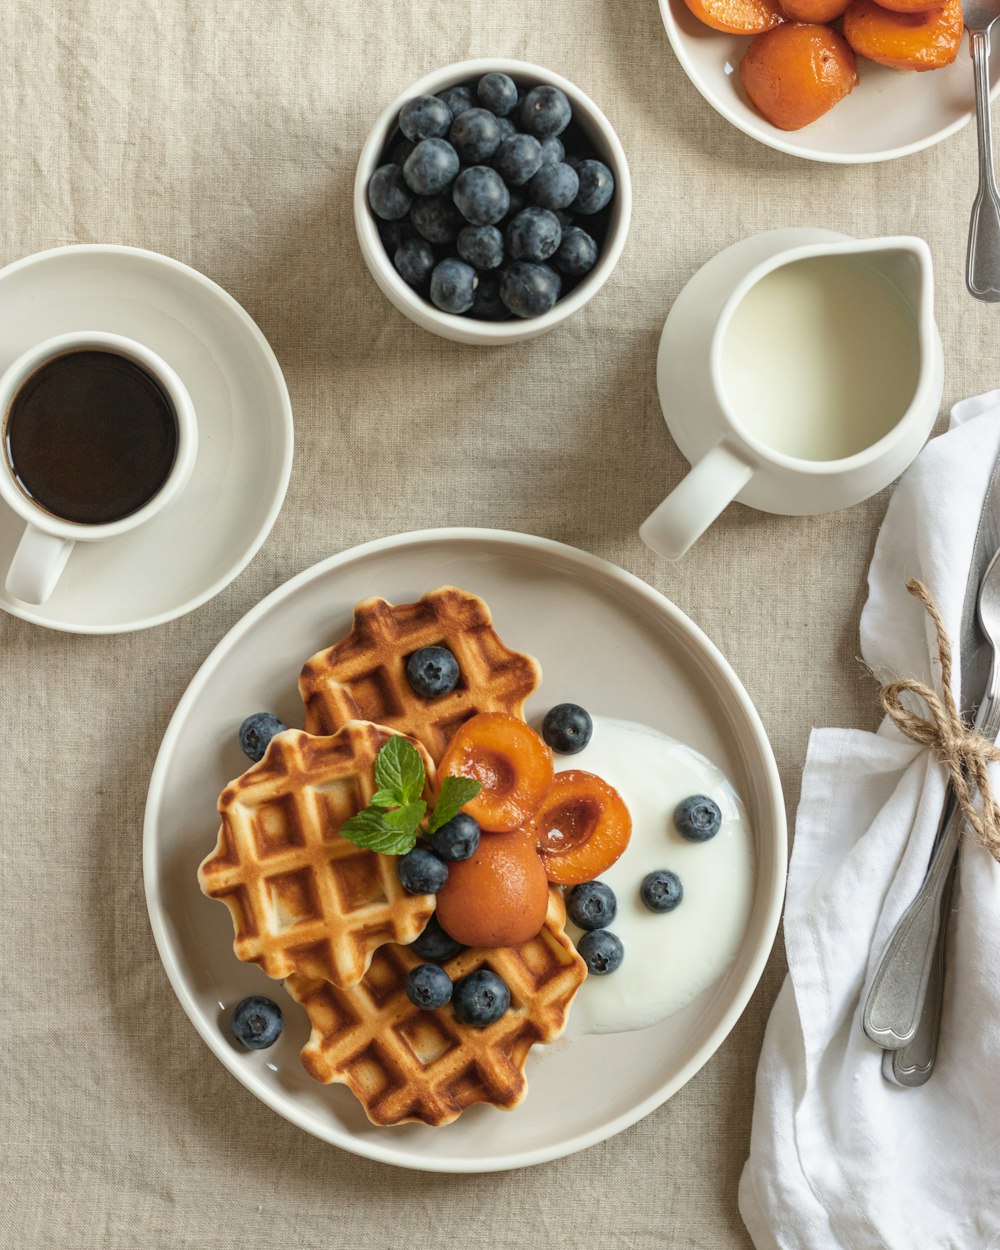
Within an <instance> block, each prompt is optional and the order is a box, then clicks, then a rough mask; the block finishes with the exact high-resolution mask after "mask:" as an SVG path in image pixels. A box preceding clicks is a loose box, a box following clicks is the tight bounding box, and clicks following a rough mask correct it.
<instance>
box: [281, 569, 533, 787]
mask: <svg viewBox="0 0 1000 1250" xmlns="http://www.w3.org/2000/svg"><path fill="white" fill-rule="evenodd" d="M431 646H444V647H447V648H448V649H449V650H450V651H451V652H452V653H453V654H454V656H455V658H456V659H457V660H458V665H459V669H460V671H461V677H460V678H459V682H458V685H457V686H456V687H455V689H454V690H452V691H451V692H450V693H449V694H446V695H441V696H439V697H437V698H433V699H428V698H426V697H424V696H423V695H419V694H417V693H416V692H415V691H414V690H412V689H411V687H410V683H409V682H408V681H407V679H406V661H407V659H408V657H409V656H411V655H412V654H413V652H414V651H417V650H419V649H420V648H421V647H431ZM541 675H542V672H541V667H540V666H539V664H538V661H537V660H534V659H532V657H531V656H530V655H523V654H521V653H520V652H518V651H511V650H510V649H509V648H508V647H506V646H504V644H503V643H502V642H501V641H500V639H499V637H498V636H497V633H496V631H495V630H494V629H493V625H492V618H491V616H490V610H489V608H488V607H487V606H486V604H485V603H484V602H483V601H482V599H480V598H478V597H477V596H476V595H472V594H469V593H468V592H467V591H464V590H458V589H456V588H455V587H454V586H443V587H441V589H440V590H432V591H430V592H429V593H428V594H426V595H424V596H423V598H421V599H418V600H417V601H416V603H402V604H396V605H393V604H391V603H387V602H386V601H385V599H366V600H364V602H363V603H359V604H358V605H357V607H356V608H355V609H354V624H353V626H352V628H351V632H350V633H349V634H348V635H347V637H346V638H344V639H343V640H342V641H340V642H338V643H336V645H334V646H332V647H330V648H329V649H328V650H326V651H320V652H319V653H318V654H316V655H314V656H313V657H312V658H311V659H310V660H307V661H306V664H305V667H304V668H303V669H302V675H301V677H300V678H299V690H300V692H301V694H302V698H303V700H304V702H305V705H306V728H307V729H308V730H309V732H310V733H316V734H328V733H333V732H334V730H336V729H339V727H340V726H341V725H343V724H344V723H345V722H346V721H349V720H353V719H358V720H370V721H376V722H377V723H378V724H380V725H391V726H392V727H393V728H394V729H399V730H402V731H404V732H405V733H408V734H412V735H413V736H414V737H415V738H417V739H418V740H419V741H420V742H422V743H423V744H424V746H425V747H426V748H427V750H428V751H429V752H430V754H431V757H432V759H433V760H434V761H435V763H436V762H437V761H438V760H439V759H440V758H441V756H442V755H443V754H444V749H445V747H446V746H447V745H448V741H449V739H450V738H451V736H452V734H453V733H454V732H455V730H456V729H457V728H458V726H459V725H461V724H462V722H463V721H466V720H468V719H469V717H470V716H475V714H476V713H477V712H508V713H510V714H511V715H513V716H523V712H524V701H525V699H526V698H527V697H528V695H530V694H531V692H532V691H533V690H534V689H535V688H536V687H537V685H538V683H539V681H540V680H541Z"/></svg>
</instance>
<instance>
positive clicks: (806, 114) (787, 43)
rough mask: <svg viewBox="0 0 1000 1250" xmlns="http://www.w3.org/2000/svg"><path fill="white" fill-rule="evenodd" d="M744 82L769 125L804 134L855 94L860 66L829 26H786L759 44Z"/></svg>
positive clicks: (743, 69) (743, 72)
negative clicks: (805, 129)
mask: <svg viewBox="0 0 1000 1250" xmlns="http://www.w3.org/2000/svg"><path fill="white" fill-rule="evenodd" d="M740 81H741V82H742V83H743V89H744V91H746V93H747V95H748V96H749V98H750V103H751V104H752V105H753V106H754V108H755V109H756V110H757V112H758V113H760V115H761V116H762V117H763V118H764V119H765V120H766V121H769V122H770V123H771V124H772V125H773V126H777V127H778V129H779V130H799V129H801V128H802V127H803V126H808V125H809V123H810V122H814V121H815V120H816V119H817V117H822V116H823V114H824V113H826V112H828V111H829V110H830V109H831V108H833V106H834V105H835V104H837V103H838V102H839V101H840V100H842V99H843V98H844V97H845V96H846V95H848V94H849V93H850V92H851V91H852V90H853V89H854V87H855V86H856V85H857V82H858V70H857V62H856V61H855V59H854V53H853V52H852V51H851V49H850V48H849V47H848V45H847V43H846V42H845V40H844V39H842V38H841V36H840V35H838V34H837V32H836V31H835V30H831V29H830V28H829V27H828V26H819V25H813V24H812V23H808V22H786V23H785V24H784V25H782V26H778V27H776V28H775V29H774V30H769V31H768V32H767V33H766V34H763V35H758V36H757V38H756V39H754V40H753V42H752V43H751V44H750V47H749V48H747V51H746V55H745V56H744V57H743V60H742V61H741V62H740Z"/></svg>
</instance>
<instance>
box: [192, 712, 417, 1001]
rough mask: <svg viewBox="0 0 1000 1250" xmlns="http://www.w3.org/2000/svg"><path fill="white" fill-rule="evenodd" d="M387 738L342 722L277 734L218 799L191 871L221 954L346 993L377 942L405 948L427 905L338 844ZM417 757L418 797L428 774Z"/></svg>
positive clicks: (383, 863) (363, 854)
mask: <svg viewBox="0 0 1000 1250" xmlns="http://www.w3.org/2000/svg"><path fill="white" fill-rule="evenodd" d="M394 732H395V731H394V730H392V729H387V728H384V727H383V726H381V725H372V724H368V723H366V722H360V721H352V722H349V723H348V724H346V725H344V726H343V728H342V729H340V730H339V731H338V732H337V733H336V734H334V735H332V736H330V737H313V736H312V735H310V734H307V733H302V732H301V730H298V729H289V730H286V731H285V732H284V733H280V734H278V735H276V736H275V737H274V738H272V739H271V742H270V743H269V745H268V748H267V751H266V752H265V754H264V758H263V759H262V760H261V761H260V762H259V763H258V764H255V765H254V766H253V768H250V769H248V770H247V771H246V772H245V773H244V774H243V775H242V776H241V777H237V779H236V780H235V781H233V782H231V783H230V784H229V785H228V786H227V787H226V788H225V790H223V792H222V794H221V795H220V797H219V812H220V814H221V816H222V826H221V828H220V829H219V837H218V842H217V843H216V847H215V850H214V851H213V852H212V853H211V854H210V855H209V856H208V857H207V859H205V860H204V862H203V863H202V864H201V867H200V868H199V869H198V882H199V884H200V885H201V888H202V891H203V892H204V893H205V894H207V895H208V896H209V897H210V898H217V899H218V900H219V901H220V902H222V903H225V905H226V906H227V907H228V908H229V911H230V913H231V915H232V918H233V926H234V928H235V931H236V936H235V940H234V942H233V949H234V950H235V952H236V954H237V956H238V957H239V958H240V959H242V960H244V961H246V962H247V963H256V964H259V965H260V966H261V967H262V968H263V969H264V971H265V972H266V973H267V974H268V975H269V976H272V977H275V978H279V979H280V978H282V977H286V976H288V975H289V974H290V973H293V972H297V973H301V974H303V975H305V976H309V977H322V978H325V979H326V980H328V981H332V982H333V983H334V984H336V985H340V986H348V985H355V984H357V982H358V981H360V980H361V978H362V977H363V976H364V974H365V971H366V969H367V968H368V965H369V963H370V962H371V958H372V955H373V953H374V952H375V951H376V950H377V948H378V947H380V946H382V945H383V944H384V943H387V942H402V943H406V942H412V941H413V939H414V938H415V937H416V936H417V935H418V934H419V933H420V932H421V931H422V930H423V928H424V925H425V924H426V923H427V919H428V917H429V916H430V915H431V913H432V912H433V910H434V896H433V895H431V894H421V895H410V894H407V893H406V892H405V891H404V890H403V888H402V886H401V885H400V884H399V876H398V872H397V865H398V862H399V861H398V857H396V856H393V855H377V854H375V853H374V852H372V851H368V850H364V849H362V848H361V847H358V846H355V845H354V844H353V843H352V842H348V841H347V839H346V838H342V837H341V836H340V834H339V832H338V830H339V829H340V827H341V825H342V824H343V823H344V821H345V820H347V819H348V817H350V816H353V815H355V814H356V813H357V812H359V811H361V809H362V808H364V807H366V806H367V805H368V802H369V800H370V798H371V796H372V794H373V793H374V791H375V775H374V774H375V757H376V755H378V752H379V751H380V749H381V748H382V746H383V745H384V744H385V743H386V742H387V741H388V739H389V738H390V737H391V736H392V734H393V733H394ZM413 745H414V746H415V747H416V748H417V750H418V751H419V752H420V756H421V759H422V760H423V764H424V768H425V770H426V773H427V790H426V791H425V798H426V797H428V795H429V790H430V786H431V785H432V784H433V779H434V765H433V764H432V763H431V761H430V758H429V757H428V755H427V752H426V751H425V750H424V748H423V747H422V746H421V745H420V744H419V743H417V742H414V744H413Z"/></svg>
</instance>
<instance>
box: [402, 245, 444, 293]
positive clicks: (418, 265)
mask: <svg viewBox="0 0 1000 1250" xmlns="http://www.w3.org/2000/svg"><path fill="white" fill-rule="evenodd" d="M392 263H393V264H394V265H395V266H396V272H397V273H398V274H399V276H400V277H401V278H402V279H403V281H404V282H406V283H407V284H408V285H409V286H412V287H416V288H420V287H422V286H425V285H426V283H427V280H428V278H429V277H430V276H431V270H432V269H433V268H434V266H435V265H436V264H437V257H436V256H435V255H434V249H433V248H432V247H431V245H430V244H429V243H428V242H427V240H426V239H405V240H404V241H403V242H402V243H400V245H399V247H397V248H396V251H395V254H394V255H393V258H392Z"/></svg>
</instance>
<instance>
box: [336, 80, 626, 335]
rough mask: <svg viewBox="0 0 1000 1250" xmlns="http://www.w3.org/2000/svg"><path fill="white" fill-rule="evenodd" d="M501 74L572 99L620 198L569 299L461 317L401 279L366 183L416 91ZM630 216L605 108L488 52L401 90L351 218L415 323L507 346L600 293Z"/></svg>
mask: <svg viewBox="0 0 1000 1250" xmlns="http://www.w3.org/2000/svg"><path fill="white" fill-rule="evenodd" d="M496 71H499V72H502V73H507V74H510V76H511V77H512V78H522V79H528V80H537V81H538V82H540V83H545V84H546V85H550V86H553V87H559V88H560V89H561V90H562V91H564V92H565V93H566V95H567V96H568V97H569V100H570V103H571V104H572V106H573V114H574V119H578V117H577V108H578V106H579V108H580V111H581V112H582V114H583V118H582V120H583V121H584V124H585V128H586V129H587V130H588V131H593V132H596V134H595V135H594V138H595V146H597V147H599V148H601V149H603V151H602V153H601V154H602V157H603V158H604V159H605V160H606V161H607V163H608V165H609V166H610V167H611V171H612V173H613V174H614V176H615V199H616V202H617V203H616V207H615V209H614V211H613V215H612V218H611V222H610V223H609V226H608V231H607V234H606V235H605V239H604V244H603V247H602V249H601V255H600V256H599V257H598V261H597V264H596V265H595V266H594V268H593V269H592V270H591V271H590V273H588V274H586V275H585V277H584V278H583V279H582V281H580V282H579V283H578V284H577V286H575V287H574V288H573V290H572V291H571V292H570V293H569V294H568V295H567V296H566V297H565V298H564V299H559V300H558V301H557V302H556V304H555V306H554V307H553V308H551V309H550V310H549V311H548V312H547V313H543V314H542V315H541V316H540V317H528V318H514V319H512V320H510V321H497V322H491V321H476V320H471V319H470V318H468V317H464V316H461V315H459V314H455V313H445V312H442V311H441V310H440V309H438V308H435V307H434V305H433V304H432V303H431V302H430V301H429V300H426V299H424V298H423V297H422V296H420V295H418V294H417V292H416V291H414V290H413V288H412V287H410V286H409V285H408V284H407V283H406V282H404V281H403V279H402V278H401V277H400V276H399V274H398V273H397V272H396V269H395V267H394V265H393V264H392V262H391V260H390V259H389V255H388V253H387V252H386V250H385V246H384V244H383V243H382V239H381V236H380V235H379V232H378V227H377V225H376V218H375V215H374V213H373V212H372V211H371V209H370V208H369V206H368V194H367V189H368V180H369V178H370V177H371V175H372V173H373V172H374V171H375V169H376V168H377V162H378V157H379V155H380V154H381V153H382V151H383V149H384V147H385V144H386V141H387V139H388V138H389V135H390V133H391V131H392V128H393V127H394V126H395V124H396V121H397V118H398V116H399V110H400V108H401V106H402V105H403V104H404V103H405V102H406V101H407V100H409V99H412V97H413V96H415V95H424V94H426V95H433V94H436V93H437V92H439V91H443V90H444V89H445V88H447V87H450V86H457V85H459V84H460V83H462V82H464V81H466V80H467V79H469V78H474V77H481V76H482V75H483V74H488V73H491V72H496ZM578 120H579V119H578ZM631 217H632V181H631V175H630V173H629V167H628V160H627V158H626V156H625V149H624V148H623V147H622V144H621V140H620V139H619V138H618V135H617V132H616V131H615V129H614V127H613V126H612V125H611V122H610V121H609V120H608V118H607V117H606V116H605V114H604V112H603V110H602V109H600V108H599V107H598V105H597V104H596V103H595V102H594V101H593V100H592V99H591V98H590V96H589V95H587V93H586V92H585V91H583V90H582V88H580V87H578V86H577V85H576V84H575V83H572V82H570V81H569V79H567V78H564V77H563V76H562V75H561V74H558V73H556V72H555V71H554V70H550V69H547V68H546V67H545V66H542V65H536V64H533V63H532V62H530V61H521V60H517V59H516V58H511V57H483V58H471V59H469V60H466V61H455V62H453V63H452V64H450V65H446V66H443V67H441V68H440V69H437V70H432V71H431V72H430V73H427V74H425V75H424V76H423V77H422V78H419V79H417V81H416V82H414V83H412V84H411V85H410V86H409V87H407V88H406V89H405V90H404V91H402V92H400V94H399V95H398V96H396V98H395V99H393V100H392V101H391V102H390V103H389V104H388V105H387V106H386V108H384V109H383V110H382V112H381V113H380V114H379V116H378V118H377V119H376V121H375V123H374V125H373V126H372V128H371V129H370V130H369V132H368V135H367V138H366V139H365V142H364V145H363V147H362V149H361V153H360V155H359V157H358V164H357V169H356V172H355V178H354V222H355V228H356V230H357V234H358V240H359V243H360V244H361V250H362V253H363V255H364V257H365V260H366V262H367V263H369V265H371V264H374V265H376V266H377V268H378V270H379V272H380V274H381V275H382V277H383V279H384V280H385V282H386V283H387V284H389V285H390V286H391V287H392V289H393V292H394V293H395V296H396V297H397V298H393V300H392V302H393V303H394V304H395V305H396V307H397V308H399V310H400V311H401V312H403V313H404V314H405V315H406V316H408V317H409V318H410V319H411V320H413V321H415V322H416V323H417V324H418V325H425V326H426V323H427V322H432V323H433V324H434V325H435V326H437V327H439V328H440V330H441V331H442V332H443V333H444V334H445V336H446V337H454V336H455V335H456V334H457V333H459V332H462V338H463V339H465V341H470V342H486V343H496V344H502V343H505V342H514V341H518V340H521V339H523V338H525V337H529V336H530V337H532V338H533V337H535V336H536V335H538V334H541V333H543V332H544V331H545V330H548V329H551V328H552V327H553V326H555V325H558V324H559V323H560V322H562V321H564V320H565V319H566V318H567V317H569V316H572V314H573V313H574V312H576V311H577V310H578V309H580V308H582V307H583V306H584V304H586V303H588V301H589V300H591V299H592V298H593V297H594V296H595V295H596V294H597V292H598V291H599V290H600V289H601V287H602V286H603V285H604V284H605V282H606V281H607V280H608V278H609V277H610V276H611V274H612V272H613V271H614V269H615V266H616V265H617V263H618V260H619V258H620V257H621V254H622V251H623V249H624V247H625V241H626V238H627V237H628V231H629V225H630V223H631ZM373 276H374V274H373ZM379 285H380V286H381V285H382V284H381V283H380V284H379ZM383 291H384V293H385V294H386V295H387V296H388V291H385V288H384V287H383Z"/></svg>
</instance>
